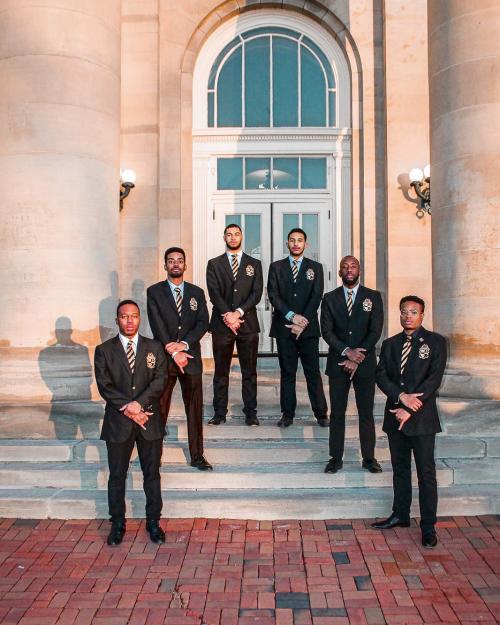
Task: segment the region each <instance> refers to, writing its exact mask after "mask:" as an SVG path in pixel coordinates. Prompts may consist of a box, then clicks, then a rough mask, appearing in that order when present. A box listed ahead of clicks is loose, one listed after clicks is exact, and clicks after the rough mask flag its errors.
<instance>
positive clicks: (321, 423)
mask: <svg viewBox="0 0 500 625" xmlns="http://www.w3.org/2000/svg"><path fill="white" fill-rule="evenodd" d="M316 421H317V422H318V425H319V427H320V428H327V427H328V426H329V425H330V421H329V420H328V417H316Z"/></svg>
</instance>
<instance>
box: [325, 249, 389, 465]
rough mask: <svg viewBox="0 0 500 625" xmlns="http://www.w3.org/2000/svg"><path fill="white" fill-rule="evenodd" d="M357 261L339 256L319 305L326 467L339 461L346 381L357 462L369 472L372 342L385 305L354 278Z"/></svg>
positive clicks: (372, 441) (374, 363)
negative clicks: (325, 382)
mask: <svg viewBox="0 0 500 625" xmlns="http://www.w3.org/2000/svg"><path fill="white" fill-rule="evenodd" d="M359 273H360V269H359V261H358V259H357V258H354V256H345V257H344V258H343V259H342V260H341V261H340V269H339V276H340V278H341V279H342V286H340V287H338V288H337V289H335V290H334V291H331V292H330V293H327V294H326V295H325V297H324V298H323V303H322V305H321V334H322V335H323V338H324V339H325V341H326V342H327V343H328V345H329V350H328V360H327V365H326V373H327V375H328V379H329V386H330V407H331V415H330V456H331V458H330V460H329V462H328V464H327V465H326V467H325V473H337V471H339V470H340V469H341V468H342V466H343V461H342V459H343V456H344V440H345V412H346V408H347V400H348V397H349V389H350V386H351V383H352V384H353V386H354V393H355V396H356V406H357V409H358V416H359V440H360V443H361V455H362V457H363V462H362V466H363V468H364V469H367V470H368V471H370V473H380V472H381V471H382V467H381V466H380V464H379V463H378V462H377V460H376V458H375V422H374V420H373V403H374V398H375V370H376V367H377V358H376V355H375V345H376V344H377V341H378V340H379V338H380V335H381V334H382V328H383V325H384V310H383V305H382V297H381V295H380V293H379V292H378V291H374V290H372V289H368V288H367V287H365V286H363V285H361V284H360V283H359Z"/></svg>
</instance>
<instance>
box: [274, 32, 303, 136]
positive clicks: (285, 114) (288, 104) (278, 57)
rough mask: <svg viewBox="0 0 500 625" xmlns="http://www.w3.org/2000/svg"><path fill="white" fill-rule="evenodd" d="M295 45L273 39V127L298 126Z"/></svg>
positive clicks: (290, 42)
mask: <svg viewBox="0 0 500 625" xmlns="http://www.w3.org/2000/svg"><path fill="white" fill-rule="evenodd" d="M298 123H299V114H298V61H297V43H296V42H295V41H291V40H290V39H285V38H283V37H273V126H275V127H277V126H298Z"/></svg>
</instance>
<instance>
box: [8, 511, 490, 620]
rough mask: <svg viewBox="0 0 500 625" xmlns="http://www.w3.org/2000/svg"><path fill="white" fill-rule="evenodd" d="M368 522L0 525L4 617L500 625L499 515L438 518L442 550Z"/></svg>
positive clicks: (415, 535)
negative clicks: (155, 535)
mask: <svg viewBox="0 0 500 625" xmlns="http://www.w3.org/2000/svg"><path fill="white" fill-rule="evenodd" d="M369 523H370V521H368V520H366V521H363V520H354V521H346V520H341V521H340V520H337V521H335V520H326V521H273V522H270V521H265V522H263V521H260V522H257V521H231V520H212V519H208V520H207V519H175V520H170V521H169V520H163V521H162V525H163V527H164V529H165V531H166V536H167V542H166V544H164V545H161V546H157V545H154V544H152V543H151V542H150V541H149V537H148V535H147V534H146V532H145V529H144V522H143V521H138V520H135V521H134V520H131V521H129V522H128V525H127V534H126V536H125V539H124V542H123V544H122V545H120V546H119V547H115V548H111V547H108V546H107V545H106V544H105V538H106V535H107V532H108V529H109V523H108V522H107V521H101V520H94V521H79V520H73V521H56V520H39V521H30V520H15V519H5V520H0V623H2V625H15V624H19V625H91V624H93V625H125V624H128V625H202V624H204V625H349V624H350V625H385V624H386V625H406V624H407V625H418V624H421V623H422V624H423V623H425V624H427V625H459V624H461V623H463V624H464V625H474V624H475V623H481V624H483V625H490V624H491V625H493V624H494V623H498V622H500V620H499V619H500V548H499V542H500V518H498V517H486V516H485V517H453V518H447V519H441V520H440V521H439V524H438V533H439V538H440V543H439V546H438V548H436V549H434V550H425V549H423V548H422V547H421V545H420V530H419V529H418V526H417V524H416V523H415V521H413V522H412V527H411V528H409V529H406V528H398V529H396V530H390V531H388V532H384V533H382V532H378V531H375V530H372V529H371V528H370V527H369Z"/></svg>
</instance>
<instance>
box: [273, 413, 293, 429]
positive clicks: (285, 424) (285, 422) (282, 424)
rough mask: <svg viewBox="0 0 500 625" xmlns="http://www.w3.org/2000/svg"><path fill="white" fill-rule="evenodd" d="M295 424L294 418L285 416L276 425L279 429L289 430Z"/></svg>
mask: <svg viewBox="0 0 500 625" xmlns="http://www.w3.org/2000/svg"><path fill="white" fill-rule="evenodd" d="M292 423H293V417H288V416H286V415H283V416H282V417H281V419H280V420H279V421H278V423H277V424H276V425H277V426H278V427H279V428H289V427H290V426H291V425H292Z"/></svg>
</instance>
